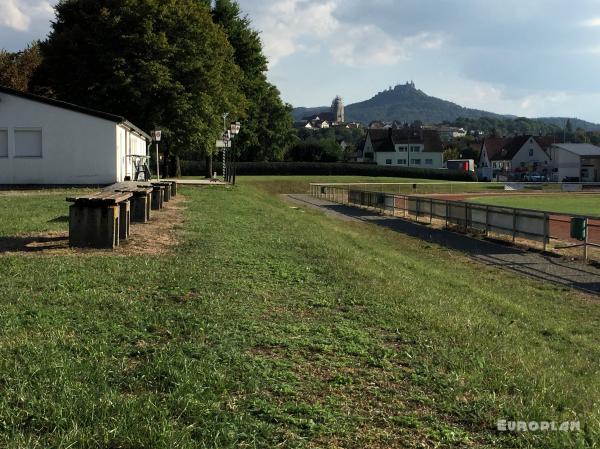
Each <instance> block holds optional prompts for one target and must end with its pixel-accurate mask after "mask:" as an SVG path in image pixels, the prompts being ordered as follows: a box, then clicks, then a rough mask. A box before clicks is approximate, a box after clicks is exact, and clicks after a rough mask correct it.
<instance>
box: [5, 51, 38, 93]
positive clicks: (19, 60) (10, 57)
mask: <svg viewBox="0 0 600 449" xmlns="http://www.w3.org/2000/svg"><path fill="white" fill-rule="evenodd" d="M41 62H42V59H41V56H40V47H39V42H32V43H31V44H29V45H28V46H27V48H26V49H25V50H22V51H19V52H16V53H10V52H7V51H5V50H0V84H1V85H3V86H7V87H11V88H13V89H16V90H20V91H23V92H27V91H28V90H29V82H30V80H31V77H32V76H33V73H34V72H35V71H36V70H37V68H38V67H39V65H40V64H41Z"/></svg>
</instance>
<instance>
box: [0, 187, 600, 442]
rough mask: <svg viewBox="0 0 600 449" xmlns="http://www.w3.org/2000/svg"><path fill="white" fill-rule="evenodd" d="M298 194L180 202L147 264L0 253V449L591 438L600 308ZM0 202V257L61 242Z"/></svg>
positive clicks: (46, 202) (30, 207) (44, 215)
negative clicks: (166, 241)
mask: <svg viewBox="0 0 600 449" xmlns="http://www.w3.org/2000/svg"><path fill="white" fill-rule="evenodd" d="M308 181H309V179H306V180H304V182H302V181H301V180H300V179H286V178H270V179H266V178H263V179H258V180H257V179H254V178H250V179H248V178H240V179H239V180H238V182H239V185H238V186H237V187H235V188H227V187H215V186H213V187H207V188H191V187H187V188H183V189H182V196H183V197H184V200H185V203H182V204H183V207H184V208H185V210H183V211H182V214H183V222H182V224H181V225H179V227H178V229H177V232H178V234H177V243H178V244H177V245H176V246H175V247H174V248H173V249H172V250H171V251H169V252H168V253H165V254H161V255H159V256H157V255H156V254H137V255H128V256H126V255H124V254H123V253H120V252H118V251H117V252H116V253H109V252H101V253H84V254H78V253H70V252H67V253H65V254H60V253H50V254H44V253H41V252H35V253H34V252H30V253H26V254H22V253H14V252H13V253H7V252H5V253H4V254H3V255H0V289H1V291H2V295H0V316H1V318H2V327H1V328H0V390H1V392H2V394H1V396H0V429H1V430H0V447H2V448H8V449H13V448H14V449H16V448H24V447H27V448H68V447H78V448H152V449H167V448H169V449H171V448H175V447H176V448H181V449H188V448H190V449H191V448H229V447H232V448H233V447H248V448H273V447H281V448H330V447H331V448H342V447H343V448H357V449H358V448H361V449H362V448H425V447H439V448H449V447H453V448H471V447H477V448H489V449H491V448H541V447H543V448H549V449H559V448H560V449H563V448H566V447H580V448H586V447H597V445H598V444H600V406H599V404H600V389H599V388H598V378H599V376H600V362H599V360H600V336H599V333H598V323H600V306H599V303H598V301H597V299H595V298H593V297H590V296H586V295H585V294H582V293H577V292H574V291H570V290H565V289H563V288H559V287H555V286H553V285H546V284H542V283H540V282H537V281H534V280H531V279H529V278H521V277H515V276H512V275H509V274H507V272H505V271H501V270H499V269H496V268H492V267H486V266H482V265H478V264H475V263H473V261H472V260H470V259H468V258H467V257H466V256H464V255H462V254H460V253H455V252H451V251H449V250H447V249H444V248H440V247H437V246H435V245H432V244H429V243H427V242H424V241H421V240H418V239H414V238H410V237H407V236H404V235H400V234H397V233H394V232H390V231H387V230H385V229H383V228H379V227H375V226H372V225H369V224H364V223H349V222H342V221H338V220H336V219H333V218H330V217H328V216H325V215H323V214H321V213H320V212H318V211H314V210H311V209H303V208H298V207H296V206H293V205H291V204H288V203H286V202H284V201H283V200H282V199H281V198H280V197H279V196H278V195H277V193H280V192H282V191H286V190H287V191H288V192H291V191H293V190H289V189H290V188H292V186H297V185H298V184H302V185H303V188H304V186H306V185H307V184H308ZM311 181H312V179H311ZM318 181H321V182H327V179H323V178H319V179H318ZM353 181H356V180H355V179H353ZM342 182H350V181H349V180H346V179H345V180H343V181H342ZM358 182H363V180H361V179H359V180H358ZM17 195H19V197H18V199H17V198H15V197H16V196H17ZM0 206H1V207H0V226H3V227H5V229H4V230H3V231H2V232H0V236H2V237H1V238H0V243H1V242H4V241H6V240H10V239H11V238H17V237H19V236H20V237H21V238H22V237H23V236H25V235H30V234H35V235H38V234H40V233H44V232H51V233H56V232H64V231H65V230H66V227H67V223H66V221H65V220H64V217H65V215H66V212H67V203H66V202H65V201H64V194H63V193H57V194H54V195H47V194H45V195H40V194H31V195H22V194H20V193H14V194H11V193H4V194H3V195H0ZM17 208H22V210H23V211H24V212H23V213H22V214H21V215H18V217H20V218H19V219H18V220H15V219H14V218H15V213H16V212H15V211H16V209H17ZM25 217H26V220H25ZM134 235H135V232H134ZM502 419H509V420H510V419H514V420H523V421H556V422H562V421H579V422H580V423H581V432H533V433H532V432H526V433H508V432H498V431H497V421H498V420H502Z"/></svg>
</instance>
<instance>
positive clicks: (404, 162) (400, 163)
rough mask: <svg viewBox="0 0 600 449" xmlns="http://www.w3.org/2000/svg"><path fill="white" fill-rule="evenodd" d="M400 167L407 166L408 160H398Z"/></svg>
mask: <svg viewBox="0 0 600 449" xmlns="http://www.w3.org/2000/svg"><path fill="white" fill-rule="evenodd" d="M398 165H406V159H398Z"/></svg>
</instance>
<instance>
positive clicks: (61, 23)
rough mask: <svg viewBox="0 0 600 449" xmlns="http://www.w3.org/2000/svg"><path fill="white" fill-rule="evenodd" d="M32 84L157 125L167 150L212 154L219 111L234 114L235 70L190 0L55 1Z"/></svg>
mask: <svg viewBox="0 0 600 449" xmlns="http://www.w3.org/2000/svg"><path fill="white" fill-rule="evenodd" d="M41 53H42V56H43V63H42V65H41V66H40V68H39V70H38V71H37V72H36V75H35V77H34V80H33V84H34V86H35V88H36V89H43V90H44V91H46V92H50V93H52V94H53V95H54V96H55V97H57V98H59V99H62V100H65V101H71V102H74V103H78V104H82V105H84V106H89V107H92V108H96V109H101V110H106V111H108V112H112V113H116V114H120V115H123V116H125V117H128V118H129V119H130V120H131V121H133V122H134V123H136V124H139V126H141V127H142V128H144V129H146V130H149V129H151V128H153V127H155V126H158V127H160V128H161V129H162V131H163V135H164V138H163V139H164V141H165V142H164V144H163V147H165V148H166V149H167V152H168V153H170V154H175V155H181V154H186V153H192V152H194V153H198V152H202V153H204V154H211V153H213V152H214V151H216V150H215V141H216V139H217V138H218V136H219V135H220V133H221V131H222V121H221V118H220V117H221V113H222V111H224V110H228V111H231V112H232V113H236V114H239V115H242V114H243V113H244V110H245V108H246V100H245V98H244V96H243V94H242V93H241V90H240V89H239V87H238V86H239V85H240V83H241V80H242V73H241V71H240V69H239V68H238V66H237V65H236V64H235V61H234V50H233V47H232V46H231V45H230V44H229V42H228V39H227V35H226V34H225V33H224V32H223V30H222V29H221V28H220V27H218V26H216V25H215V24H214V22H213V21H212V17H211V14H210V9H209V8H208V7H207V6H206V5H203V4H202V3H199V2H198V1H197V0H61V1H60V2H59V4H58V5H57V6H56V20H55V21H54V23H53V25H52V31H51V33H50V36H49V38H48V40H47V41H46V42H43V43H42V44H41Z"/></svg>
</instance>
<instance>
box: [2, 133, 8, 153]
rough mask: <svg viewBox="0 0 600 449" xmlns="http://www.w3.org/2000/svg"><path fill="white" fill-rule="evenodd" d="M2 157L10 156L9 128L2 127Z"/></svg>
mask: <svg viewBox="0 0 600 449" xmlns="http://www.w3.org/2000/svg"><path fill="white" fill-rule="evenodd" d="M0 157H8V130H7V129H0Z"/></svg>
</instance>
